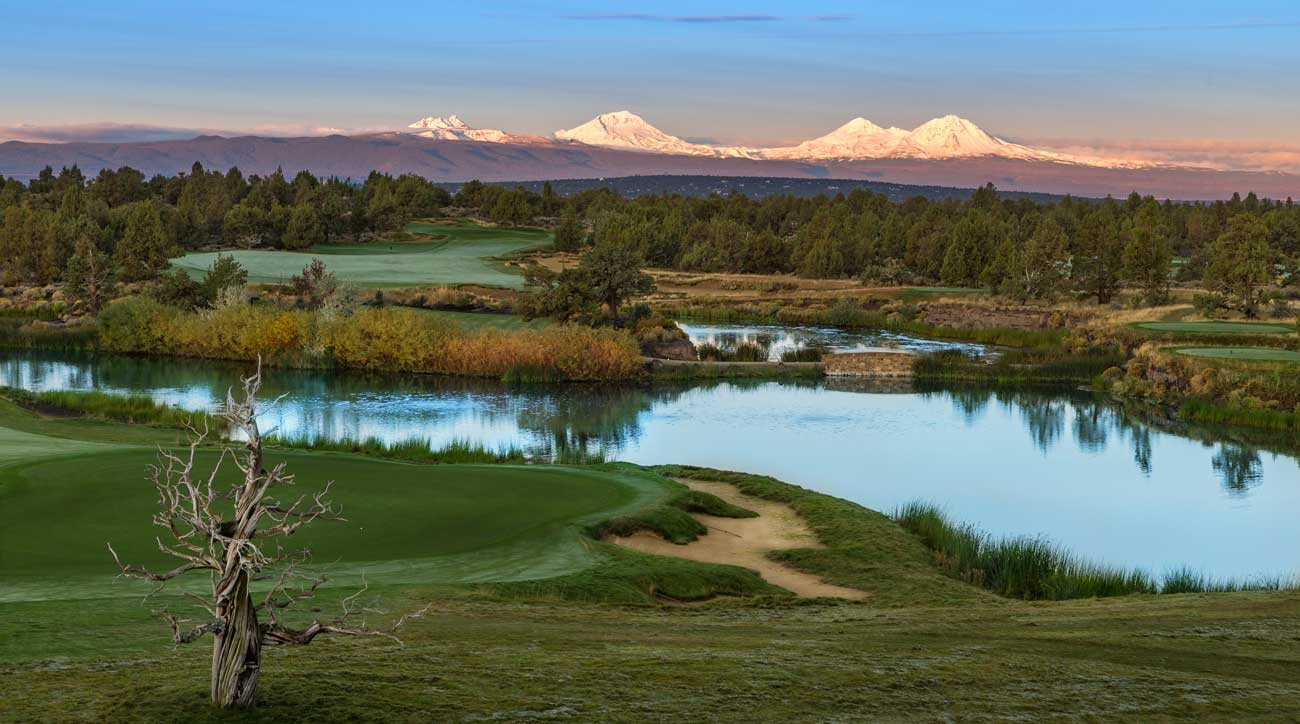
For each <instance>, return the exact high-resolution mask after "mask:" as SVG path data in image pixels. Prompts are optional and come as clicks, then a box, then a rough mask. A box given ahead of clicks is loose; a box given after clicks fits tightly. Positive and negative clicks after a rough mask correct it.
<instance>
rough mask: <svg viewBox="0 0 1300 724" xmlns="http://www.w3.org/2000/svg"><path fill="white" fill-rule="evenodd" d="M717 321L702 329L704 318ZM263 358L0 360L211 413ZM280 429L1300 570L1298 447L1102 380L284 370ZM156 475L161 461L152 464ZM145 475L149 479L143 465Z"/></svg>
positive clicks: (1221, 565)
mask: <svg viewBox="0 0 1300 724" xmlns="http://www.w3.org/2000/svg"><path fill="white" fill-rule="evenodd" d="M696 332H697V333H698V329H697V330H696ZM247 369H248V368H247V367H241V366H239V365H230V364H222V363H211V362H198V361H184V360H156V359H142V358H129V357H114V356H75V355H58V354H47V353H34V354H8V355H5V356H3V357H0V384H4V385H10V386H14V387H22V388H26V389H31V390H47V389H74V390H103V391H107V392H114V393H141V394H147V395H150V396H152V397H153V398H155V399H157V400H160V401H164V402H166V403H168V404H173V405H178V406H181V407H185V408H188V409H196V410H197V409H205V408H211V407H212V406H214V405H215V404H217V402H218V401H219V400H221V399H223V398H224V395H225V391H226V389H227V387H228V386H230V385H232V384H234V383H235V382H236V381H237V378H238V375H239V373H240V372H241V371H247ZM264 393H265V394H266V395H267V396H268V397H272V396H276V395H280V394H286V395H287V397H285V399H283V400H282V401H281V402H279V403H278V404H276V405H274V406H273V407H271V408H270V409H268V411H267V413H266V415H265V417H264V418H263V421H264V422H263V429H266V430H269V429H275V430H276V431H277V432H280V433H283V434H299V433H302V434H307V435H309V436H321V437H328V438H339V437H354V438H356V437H369V436H374V437H379V438H382V439H384V440H387V441H398V440H403V439H408V438H420V439H424V440H428V441H429V442H431V443H432V444H434V445H435V446H440V445H443V444H446V443H448V442H451V441H453V440H469V441H474V442H481V443H484V444H487V445H489V446H504V445H511V444H514V445H519V446H521V447H524V448H526V449H529V450H533V451H547V450H555V449H556V448H558V447H570V448H584V449H588V450H599V451H603V452H605V453H606V454H607V455H608V456H609V457H611V458H614V459H619V460H627V461H631V462H636V463H645V464H654V463H686V464H693V465H705V466H710V467H718V468H728V469H734V470H742V471H746V472H753V473H763V474H768V475H772V476H775V477H777V478H780V479H782V480H786V481H788V482H792V483H796V484H799V485H803V486H806V487H809V488H812V489H815V490H819V491H822V492H825V493H829V494H831V495H835V496H839V497H842V498H846V499H848V500H852V501H855V502H858V503H861V504H862V505H865V506H868V507H871V508H875V509H877V510H881V511H885V512H888V511H890V510H892V509H893V508H895V507H896V506H898V505H900V504H902V503H905V502H908V501H912V500H925V501H932V502H936V503H939V504H941V505H943V506H944V507H946V509H947V510H948V511H949V513H950V514H951V515H952V516H953V517H954V518H956V519H958V520H961V521H967V522H971V523H975V524H977V525H979V526H981V527H983V528H985V529H987V530H990V531H992V532H995V533H999V534H1041V535H1044V536H1047V537H1049V538H1050V539H1051V540H1053V541H1056V542H1058V543H1060V544H1063V545H1065V546H1067V547H1069V548H1070V549H1071V550H1073V551H1075V552H1077V553H1079V554H1081V555H1084V556H1086V557H1088V558H1091V559H1095V560H1099V561H1105V562H1108V563H1114V564H1123V565H1133V566H1140V567H1143V568H1146V569H1148V570H1150V571H1153V572H1157V573H1158V572H1162V571H1164V570H1165V569H1167V568H1170V567H1173V566H1177V565H1183V564H1187V565H1190V566H1192V567H1194V568H1196V569H1199V570H1202V571H1205V572H1207V573H1210V574H1213V575H1216V576H1238V577H1242V576H1250V575H1254V574H1289V573H1292V572H1295V571H1297V569H1300V526H1297V525H1296V524H1295V521H1296V519H1297V513H1300V466H1298V465H1297V460H1296V458H1294V457H1292V456H1289V455H1282V454H1274V453H1270V452H1267V451H1264V450H1260V449H1256V448H1254V447H1251V446H1248V445H1244V444H1240V443H1236V442H1231V441H1228V440H1226V439H1222V438H1221V437H1219V436H1217V435H1216V434H1214V433H1212V432H1209V431H1191V434H1192V436H1184V435H1179V434H1171V433H1168V432H1162V431H1160V430H1158V429H1155V428H1153V427H1150V426H1148V425H1146V424H1144V423H1143V422H1141V421H1139V420H1137V419H1134V418H1133V417H1131V416H1129V415H1127V414H1126V413H1125V412H1123V411H1122V410H1121V409H1119V408H1118V407H1116V406H1114V405H1111V404H1109V403H1107V402H1104V401H1102V400H1099V399H1097V398H1096V397H1094V396H1093V395H1092V394H1091V393H1085V392H1079V391H1071V390H1053V391H1044V390H1017V391H1010V390H988V389H981V388H973V387H961V386H950V387H944V388H940V389H934V390H929V391H915V390H912V389H911V388H910V387H906V386H904V387H902V388H899V387H898V386H897V385H895V386H892V387H888V386H879V385H871V384H863V383H854V382H845V381H835V380H828V381H825V382H816V383H809V382H800V383H791V382H748V381H747V382H737V383H726V382H724V383H710V384H692V385H681V386H655V387H653V388H647V387H637V386H614V387H606V386H591V385H548V386H535V387H522V388H511V387H507V386H505V385H502V384H498V383H493V382H484V381H474V380H465V379H452V378H442V377H430V376H416V375H367V374H353V373H322V372H308V371H294V370H269V371H267V373H266V384H265V387H264ZM142 472H143V471H142ZM141 485H147V483H146V482H144V480H143V477H142V479H141Z"/></svg>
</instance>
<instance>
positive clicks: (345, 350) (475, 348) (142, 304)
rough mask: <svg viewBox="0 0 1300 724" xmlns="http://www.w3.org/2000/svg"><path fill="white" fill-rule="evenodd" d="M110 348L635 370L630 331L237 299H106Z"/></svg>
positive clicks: (485, 373) (449, 368)
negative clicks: (460, 321)
mask: <svg viewBox="0 0 1300 724" xmlns="http://www.w3.org/2000/svg"><path fill="white" fill-rule="evenodd" d="M100 320H101V322H100V323H101V338H100V343H101V345H102V347H103V348H104V349H105V350H107V351H112V352H130V353H142V354H166V355H177V356H185V357H203V358H211V359H235V360H253V359H256V358H257V357H258V356H259V355H260V356H261V357H262V358H263V359H265V360H266V361H267V362H268V363H269V364H281V365H292V366H315V367H325V366H330V365H337V366H339V367H346V368H353V369H367V370H385V371H401V372H430V373H437V374H452V375H466V376H474V377H497V378H504V377H506V376H508V375H509V376H512V378H526V379H528V380H538V379H543V380H548V381H550V380H579V381H585V380H620V379H629V378H632V377H635V376H636V375H637V374H639V373H640V372H641V369H642V367H641V357H640V350H639V348H638V346H637V344H636V341H635V340H634V339H633V338H632V336H631V335H630V334H628V333H627V332H623V331H621V330H615V329H590V328H587V327H576V326H554V327H548V328H546V329H541V330H523V331H519V332H506V331H502V330H496V329H484V330H466V329H463V328H462V327H461V326H460V325H457V324H455V323H454V322H451V321H448V320H446V319H442V318H439V317H436V316H433V315H427V314H420V313H418V312H414V311H411V310H407V309H400V308H394V307H376V308H362V309H359V310H357V311H356V312H355V313H353V314H350V315H328V314H325V313H324V312H320V311H301V310H298V311H281V310H277V309H272V308H267V307H258V306H252V305H237V306H231V307H223V308H221V309H216V310H211V311H204V312H200V313H193V312H190V313H187V312H182V311H181V310H178V309H175V308H172V307H168V306H166V305H162V304H159V303H158V302H156V301H154V300H151V299H145V298H138V297H137V298H131V299H125V300H121V301H118V302H115V303H114V304H112V305H110V306H109V307H108V309H106V310H105V311H104V313H103V314H102V315H101V317H100Z"/></svg>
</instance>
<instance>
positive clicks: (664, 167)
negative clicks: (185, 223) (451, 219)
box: [0, 129, 1300, 200]
mask: <svg viewBox="0 0 1300 724" xmlns="http://www.w3.org/2000/svg"><path fill="white" fill-rule="evenodd" d="M425 130H433V129H425ZM196 161H197V162H199V163H201V164H203V166H204V167H206V168H209V169H218V170H223V171H224V170H226V169H229V168H231V167H234V166H237V167H239V169H240V170H242V171H243V172H244V173H245V174H268V173H271V172H273V171H275V170H276V169H277V168H281V169H283V170H284V171H285V172H286V173H290V174H292V173H296V172H298V171H301V170H306V171H310V172H312V173H314V174H316V175H318V176H339V177H345V178H349V177H350V178H364V177H365V176H366V175H368V174H369V173H370V172H371V171H379V172H381V173H391V174H403V173H411V174H416V175H419V176H423V177H425V178H427V179H429V180H431V181H439V182H456V181H468V180H470V179H480V180H483V181H533V180H542V179H590V178H613V177H624V176H655V175H685V176H745V177H769V178H773V177H782V178H806V179H823V180H827V179H852V180H859V181H877V182H886V183H895V184H913V185H922V186H944V187H956V188H974V187H978V186H982V185H984V184H985V183H989V182H992V183H994V184H995V185H997V187H998V188H999V189H1003V190H1005V191H1030V192H1041V193H1049V194H1067V193H1068V194H1074V195H1077V196H1094V197H1101V196H1106V195H1114V196H1124V195H1127V194H1128V193H1129V192H1130V191H1137V192H1139V193H1141V194H1151V195H1154V196H1157V197H1160V198H1173V199H1183V200H1202V199H1221V198H1227V197H1228V196H1230V195H1231V194H1232V193H1233V192H1241V193H1243V194H1244V193H1246V192H1247V191H1254V192H1256V193H1257V194H1259V195H1261V196H1268V197H1272V198H1279V199H1281V198H1286V197H1288V196H1294V197H1300V175H1295V174H1285V173H1258V172H1238V171H1211V170H1208V169H1191V168H1171V167H1157V168H1107V167H1102V166H1088V165H1079V164H1071V163H1057V162H1049V161H1040V160H1032V159H1021V158H1006V157H998V156H987V155H984V156H955V157H951V158H944V159H933V158H915V157H899V158H879V159H861V160H840V159H827V160H824V161H809V160H801V159H776V158H768V159H755V158H745V157H720V156H703V155H681V154H668V153H655V152H645V151H634V150H626V149H616V148H603V147H599V146H593V145H589V144H584V143H576V142H572V141H564V140H558V139H557V140H549V141H547V140H543V142H532V141H530V142H484V141H476V140H445V139H442V138H427V137H422V136H418V135H414V134H411V133H380V134H369V135H359V136H341V135H331V136H309V137H298V138H278V137H277V138H269V137H261V136H240V137H237V138H223V137H217V136H203V137H199V138H193V139H189V140H183V141H178V140H173V141H152V142H141V143H27V142H20V141H10V142H7V143H0V175H4V176H8V177H16V178H19V179H29V178H33V177H35V176H36V175H37V174H39V173H40V171H41V169H42V168H43V167H45V166H47V165H48V166H52V167H53V168H55V169H56V170H57V169H59V168H60V167H63V166H72V165H74V164H75V165H77V166H79V167H80V168H81V170H82V171H83V172H84V173H86V174H87V175H91V176H93V175H94V174H96V173H98V172H99V171H100V169H104V168H118V167H120V166H131V167H133V168H135V169H138V170H140V171H142V172H144V173H145V174H146V175H154V174H167V175H171V174H176V173H179V172H188V171H189V169H190V167H191V166H192V165H193V164H194V163H195V162H196Z"/></svg>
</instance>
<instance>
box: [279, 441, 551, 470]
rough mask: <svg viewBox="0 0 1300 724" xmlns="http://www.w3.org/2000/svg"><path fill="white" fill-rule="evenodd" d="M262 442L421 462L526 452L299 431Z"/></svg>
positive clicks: (506, 459) (514, 456)
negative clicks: (320, 434) (337, 436)
mask: <svg viewBox="0 0 1300 724" xmlns="http://www.w3.org/2000/svg"><path fill="white" fill-rule="evenodd" d="M266 443H267V445H271V446H275V447H282V448H293V449H296V450H314V451H324V452H344V453H352V454H356V455H370V456H373V457H379V458H391V459H395V460H408V461H411V462H421V463H447V464H455V463H512V464H523V463H526V462H528V458H527V456H526V455H525V454H524V452H523V450H521V449H519V448H518V447H515V446H500V447H497V448H495V449H493V448H489V447H487V446H485V445H482V444H479V443H475V442H471V441H469V440H453V441H451V442H450V443H447V444H446V445H444V446H443V447H439V448H435V447H433V446H432V445H431V444H429V441H427V440H421V439H418V438H412V439H407V440H399V441H397V442H388V441H385V440H381V439H379V438H377V437H367V438H347V437H345V438H337V439H332V440H329V439H323V438H317V437H311V436H309V435H305V434H300V435H287V436H286V435H272V436H269V437H267V438H266Z"/></svg>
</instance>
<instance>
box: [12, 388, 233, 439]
mask: <svg viewBox="0 0 1300 724" xmlns="http://www.w3.org/2000/svg"><path fill="white" fill-rule="evenodd" d="M0 397H4V398H6V399H8V400H10V401H11V402H13V403H14V404H16V405H18V406H20V407H24V408H26V409H29V410H32V411H35V412H39V413H46V414H54V415H70V416H79V417H91V418H96V419H100V420H112V421H114V422H125V423H130V424H140V425H156V426H159V427H174V428H178V429H189V428H194V429H196V430H204V429H207V430H210V431H216V432H220V431H224V430H225V423H224V422H223V421H221V420H220V419H219V418H216V417H214V416H212V415H210V414H208V413H206V412H194V411H191V410H182V409H180V408H178V407H173V406H171V405H166V404H163V403H161V402H157V401H155V400H154V399H153V398H151V397H147V396H145V395H115V394H110V393H107V392H96V391H75V390H51V391H47V392H31V391H28V390H21V389H17V388H13V387H0Z"/></svg>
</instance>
